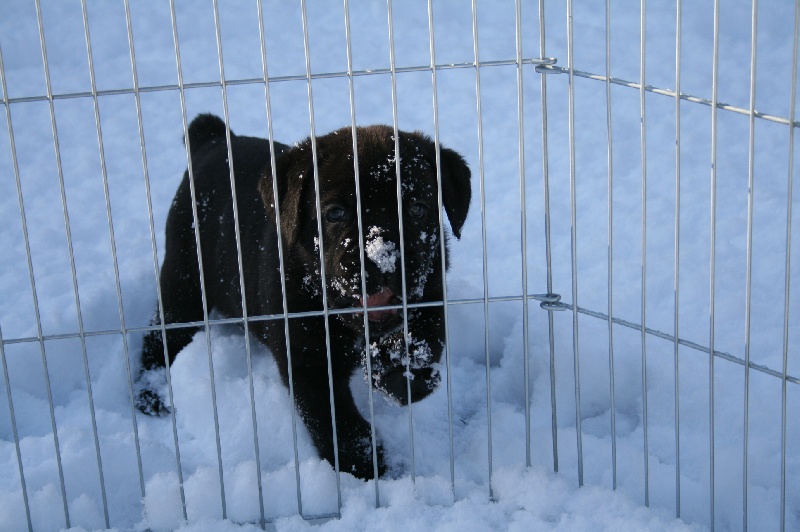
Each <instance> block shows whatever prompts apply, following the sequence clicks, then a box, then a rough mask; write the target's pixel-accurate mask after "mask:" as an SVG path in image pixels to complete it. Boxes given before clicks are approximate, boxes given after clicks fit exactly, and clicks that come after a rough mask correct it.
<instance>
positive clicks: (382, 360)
mask: <svg viewBox="0 0 800 532" xmlns="http://www.w3.org/2000/svg"><path fill="white" fill-rule="evenodd" d="M188 137H189V139H188V140H189V143H190V148H191V155H192V170H193V176H194V186H195V191H196V199H197V211H198V219H199V230H200V231H199V232H200V243H201V249H202V257H203V271H204V279H205V295H206V301H207V306H208V309H209V310H211V309H216V310H217V311H219V312H220V313H221V314H223V315H224V316H227V317H241V316H242V295H241V291H240V283H239V267H238V260H237V248H236V240H235V232H234V223H233V202H232V201H231V194H230V176H229V167H228V164H227V159H228V148H227V143H226V141H225V125H224V123H223V122H222V121H221V120H220V119H219V118H217V117H215V116H213V115H200V116H198V117H197V118H195V120H194V121H193V122H192V124H191V125H190V127H189V135H188ZM357 139H358V159H359V166H358V168H359V179H360V199H361V205H362V209H361V221H362V235H361V237H362V240H363V242H364V245H365V257H366V259H367V260H365V266H364V269H365V271H366V294H367V301H366V304H367V306H368V307H385V306H395V307H397V305H401V304H402V297H403V294H404V291H403V282H402V278H403V275H402V271H401V270H402V268H401V257H400V248H401V246H400V227H399V222H398V214H397V213H398V205H397V192H396V191H397V181H396V175H395V162H394V152H395V142H394V138H393V131H392V128H390V127H387V126H370V127H364V128H358V130H357ZM399 144H400V160H401V185H402V212H403V235H404V241H403V242H404V245H403V254H404V255H403V259H404V261H405V284H406V290H405V297H406V301H407V303H408V304H409V305H413V304H414V303H421V302H434V301H441V299H442V283H443V282H444V276H443V272H442V271H441V270H442V268H441V265H442V260H441V243H440V238H442V236H441V235H440V234H439V231H440V230H439V227H440V225H439V208H438V200H437V198H438V194H437V178H436V150H435V147H434V144H433V142H432V141H431V140H430V139H429V138H428V137H426V136H424V135H422V134H420V133H416V132H415V133H406V132H400V142H399ZM231 149H232V152H233V168H234V172H235V180H236V205H237V208H238V215H239V227H240V237H241V254H242V266H243V271H244V287H245V294H244V295H245V300H246V303H247V314H248V316H249V317H254V316H274V315H282V314H283V312H284V309H283V297H282V292H281V279H280V273H279V261H278V256H279V255H278V240H277V236H276V234H277V231H276V226H275V225H276V224H275V220H276V213H275V207H274V204H275V199H274V198H275V194H274V192H273V181H272V170H271V167H270V156H269V143H268V142H267V141H266V140H265V139H259V138H255V137H243V136H238V135H234V134H233V133H231ZM275 150H276V168H275V171H276V175H277V184H278V190H277V197H278V201H279V206H280V228H281V232H282V238H283V255H284V262H285V273H286V276H285V286H286V301H287V306H288V311H289V312H292V313H294V312H309V311H322V310H323V298H322V294H323V287H322V279H321V271H320V270H321V269H320V264H319V259H320V253H319V247H318V242H319V240H318V238H317V236H318V231H317V228H318V223H317V210H316V201H317V198H316V196H317V195H316V191H315V189H316V187H315V182H314V161H313V157H312V145H311V140H310V139H306V140H305V141H303V142H301V143H299V144H297V145H296V146H294V147H291V148H289V147H288V146H286V145H283V144H280V143H277V142H276V143H275ZM316 153H317V168H318V179H319V187H320V191H319V200H320V205H321V213H322V220H321V225H322V247H323V251H324V255H323V259H324V266H325V267H324V272H325V276H326V281H327V283H326V284H327V285H326V287H325V294H326V296H327V303H328V307H329V308H330V309H358V308H362V309H363V308H364V302H363V299H362V284H361V273H360V272H361V261H360V253H359V233H358V223H357V215H356V194H355V191H356V188H355V180H354V169H353V149H352V136H351V129H350V128H343V129H340V130H338V131H335V132H333V133H330V134H328V135H325V136H323V137H319V138H317V139H316ZM440 168H441V178H442V181H441V182H442V185H441V186H442V204H443V206H444V210H445V212H446V213H447V216H448V218H449V220H450V226H451V228H452V232H453V234H454V235H455V236H456V237H459V236H460V232H461V227H462V225H463V223H464V220H465V218H466V216H467V211H468V209H469V202H470V195H471V192H470V191H471V189H470V172H469V169H468V167H467V165H466V163H465V162H464V160H463V159H462V157H461V156H460V155H458V154H457V153H456V152H454V151H452V150H449V149H445V148H441V149H440ZM191 205H192V204H191V195H190V186H189V176H188V172H187V173H186V174H185V175H184V178H183V181H182V182H181V184H180V186H179V188H178V191H177V192H176V195H175V199H174V200H173V203H172V207H171V208H170V212H169V216H168V218H167V226H166V236H167V240H166V255H165V257H164V263H163V265H162V267H161V279H160V285H161V290H162V297H163V306H164V321H165V323H170V324H172V323H184V322H198V321H202V319H203V306H202V293H201V282H200V273H199V268H198V264H197V248H196V244H195V232H194V225H193V215H192V208H191ZM444 238H445V239H446V235H444ZM407 316H408V324H407V329H408V347H407V348H406V342H405V341H404V337H405V336H404V319H403V311H402V310H398V309H397V308H390V309H386V308H383V309H375V310H371V311H368V317H369V320H368V321H369V329H370V330H369V341H368V343H369V346H370V347H369V349H367V348H366V345H367V342H366V341H365V334H364V317H363V311H362V312H350V313H342V314H336V313H334V314H333V315H331V316H330V318H329V328H328V331H329V337H330V357H331V358H330V363H331V369H332V375H331V376H330V380H331V381H332V383H333V399H334V406H335V415H336V428H337V435H338V449H339V464H340V467H341V470H342V471H347V472H350V473H352V474H354V475H356V476H358V477H361V478H372V477H373V476H374V473H373V462H372V451H371V444H370V442H371V432H370V425H369V423H368V422H367V421H366V420H365V419H364V418H363V417H362V416H361V414H360V413H359V412H358V410H357V409H356V406H355V404H354V401H353V397H352V394H351V392H350V387H349V380H350V377H351V375H352V374H353V373H354V372H355V371H356V370H357V369H358V368H359V367H364V368H365V361H366V356H367V354H366V353H367V352H369V353H370V356H371V363H372V364H371V365H372V375H371V378H370V381H371V383H372V385H373V387H374V388H375V389H378V390H380V391H382V392H384V393H385V394H387V395H388V396H390V397H392V398H394V399H395V400H396V401H397V402H399V403H401V404H407V403H408V402H409V400H411V401H417V400H419V399H422V398H424V397H426V396H427V395H429V394H430V393H431V392H432V391H433V390H434V389H435V388H436V386H437V384H438V382H439V373H438V371H437V369H436V368H437V365H438V362H439V360H440V359H441V355H442V350H443V347H444V329H443V327H444V323H443V310H442V307H441V306H430V307H422V308H413V307H412V308H410V309H408V315H407ZM155 322H156V323H157V322H158V320H156V321H155ZM249 327H250V330H251V331H252V332H253V334H254V335H255V336H256V337H257V338H258V339H259V340H260V341H261V342H263V343H264V344H265V345H266V346H268V347H269V348H270V350H271V351H272V354H273V356H274V357H275V360H276V362H277V365H278V368H279V370H280V374H281V376H282V378H283V381H284V383H285V384H287V386H288V384H289V360H290V357H289V356H287V349H286V337H285V333H284V320H283V319H282V318H281V319H271V320H256V321H251V322H250V324H249ZM198 330H199V328H198V327H185V328H177V329H170V330H169V331H168V332H167V334H166V336H167V341H166V346H165V345H164V342H163V339H162V335H161V333H160V332H159V331H155V332H152V333H149V334H148V335H147V336H146V337H145V339H144V344H143V348H142V367H143V375H144V374H152V373H153V371H155V372H159V371H161V369H160V368H163V366H164V364H165V360H167V359H168V360H169V363H170V364H171V363H172V361H173V360H174V359H175V356H176V355H177V354H178V352H179V351H180V350H181V349H183V348H184V347H185V346H186V345H187V344H188V343H189V342H190V341H191V339H192V336H193V335H194V334H195V333H196V332H197V331H198ZM289 345H290V349H291V369H292V379H293V386H294V392H295V400H296V404H297V409H298V411H299V412H300V415H301V417H302V418H303V420H304V422H305V424H306V427H308V430H309V432H310V434H311V437H312V439H313V442H314V445H315V446H316V448H317V450H318V451H319V453H320V456H322V457H323V458H325V459H326V460H328V461H329V462H330V463H331V464H333V463H334V453H333V443H332V441H333V430H332V429H333V424H332V423H331V408H330V400H329V397H330V395H331V394H330V388H329V376H328V358H327V351H328V350H327V349H326V328H325V322H324V318H323V317H322V316H321V315H316V316H311V317H296V318H290V319H289ZM165 348H166V350H165ZM407 352H408V353H409V356H408V357H407V356H406V353H407ZM165 353H167V356H166V357H165ZM409 372H410V373H409ZM406 375H409V376H410V386H409V385H408V384H407V380H406ZM147 381H148V379H145V378H143V379H141V382H142V383H146V382H147ZM409 389H410V397H409ZM137 406H138V407H139V408H140V409H141V410H142V411H144V412H146V413H151V414H164V413H166V412H168V411H169V410H168V408H167V407H166V405H165V404H164V403H163V402H162V400H161V399H160V398H159V396H158V395H157V394H156V393H155V392H154V391H153V390H152V389H150V388H148V387H147V385H146V384H144V385H143V386H142V389H141V391H140V394H139V396H138V400H137ZM377 455H378V473H379V474H383V473H384V472H385V464H384V460H383V451H382V448H381V446H380V443H379V444H378V449H377Z"/></svg>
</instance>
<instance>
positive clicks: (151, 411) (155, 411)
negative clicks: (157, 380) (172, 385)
mask: <svg viewBox="0 0 800 532" xmlns="http://www.w3.org/2000/svg"><path fill="white" fill-rule="evenodd" d="M134 406H136V408H137V409H138V410H139V411H140V412H141V413H142V414H147V415H148V416H159V417H163V416H166V415H169V414H171V413H172V409H171V408H170V407H169V406H167V404H166V403H165V402H164V401H163V399H161V396H160V395H158V393H156V392H154V391H153V390H148V389H144V390H139V393H138V394H136V399H135V400H134Z"/></svg>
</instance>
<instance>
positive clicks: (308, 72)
mask: <svg viewBox="0 0 800 532" xmlns="http://www.w3.org/2000/svg"><path fill="white" fill-rule="evenodd" d="M300 7H301V11H302V19H303V51H304V54H305V63H306V85H307V89H308V118H309V126H310V128H311V137H310V138H311V158H312V161H313V166H314V199H315V202H316V209H317V234H318V235H319V272H320V278H321V282H322V287H321V289H322V290H321V291H322V311H323V319H324V322H325V352H326V353H325V354H326V355H327V358H328V387H329V395H330V402H331V424H332V426H333V458H334V469H335V470H336V497H337V504H338V506H337V511H338V512H339V513H341V511H342V486H341V474H340V472H339V443H338V436H337V431H336V405H335V404H334V397H333V366H332V362H331V335H330V325H329V318H330V316H329V315H328V293H327V287H328V282H327V279H326V276H325V260H324V258H325V243H324V242H323V240H324V239H323V238H322V214H321V213H322V204H321V202H320V189H319V186H320V179H319V164H318V160H317V139H316V129H317V128H316V125H315V122H314V93H313V91H312V87H311V85H312V83H311V50H310V49H309V45H308V16H307V14H306V0H301V2H300ZM404 284H405V283H404Z"/></svg>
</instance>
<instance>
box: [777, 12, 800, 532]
mask: <svg viewBox="0 0 800 532" xmlns="http://www.w3.org/2000/svg"><path fill="white" fill-rule="evenodd" d="M798 35H800V3H798V2H795V5H794V47H793V51H792V92H791V100H790V102H789V118H790V119H791V124H794V117H795V104H796V95H797V49H798V40H800V39H798ZM793 176H794V126H793V125H790V126H789V172H788V178H787V181H788V183H787V187H786V188H787V201H786V266H785V268H786V270H785V272H786V273H785V275H786V277H785V280H784V290H783V293H784V296H783V297H784V299H783V378H782V379H781V532H784V531H785V530H786V420H787V417H788V414H787V409H786V385H787V380H786V376H787V374H788V370H789V308H790V305H789V301H790V299H789V289H790V287H791V278H792V275H791V272H792V268H791V266H792V261H791V256H792V200H793V198H792V183H793Z"/></svg>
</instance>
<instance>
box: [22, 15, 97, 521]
mask: <svg viewBox="0 0 800 532" xmlns="http://www.w3.org/2000/svg"><path fill="white" fill-rule="evenodd" d="M36 19H37V24H38V29H39V43H40V45H41V47H42V63H43V65H44V75H45V85H46V89H47V101H48V104H49V108H50V126H51V129H52V133H53V147H54V151H55V158H56V169H57V174H58V182H59V188H60V192H61V206H62V210H63V215H64V228H65V232H66V238H67V248H68V251H69V260H70V269H71V272H72V285H73V292H74V296H75V303H76V310H77V319H78V328H79V331H80V338H81V348H82V352H83V358H84V362H86V339H85V337H84V335H83V321H82V318H81V311H80V299H79V297H78V289H77V275H76V273H75V257H74V255H73V250H72V235H71V233H70V224H69V213H68V211H67V201H66V192H65V189H64V173H63V169H62V166H61V152H60V150H59V147H58V128H57V127H56V114H55V105H54V103H53V88H52V84H51V83H50V68H49V64H48V61H47V47H46V43H45V37H44V23H43V21H42V11H41V5H40V3H39V0H36ZM19 194H20V197H21V195H22V190H21V189H20V190H19ZM28 258H29V260H30V255H29V256H28ZM31 276H33V270H32V269H31ZM40 334H41V332H40ZM42 361H43V363H44V368H45V377H46V379H47V382H48V401H49V403H50V410H51V416H50V418H51V422H52V425H53V439H54V442H55V444H56V459H57V462H58V469H59V477H60V481H61V495H62V498H63V502H64V517H65V519H66V522H67V528H69V527H70V522H69V512H68V509H67V494H66V489H65V486H64V475H63V470H62V467H61V450H60V448H59V446H58V437H57V434H56V418H55V413H54V411H53V398H52V395H51V394H50V384H49V379H50V377H49V375H48V370H47V364H46V357H45V356H44V344H42ZM84 370H85V372H86V376H87V379H86V380H87V390H88V395H89V408H90V410H91V413H92V416H94V409H93V406H94V405H93V404H92V393H91V379H90V378H89V376H88V364H86V363H85V364H84ZM92 419H94V418H92ZM95 434H96V431H95ZM97 458H98V463H99V460H100V452H99V449H97ZM100 473H101V478H102V469H100ZM103 496H104V500H105V493H104V494H103Z"/></svg>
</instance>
